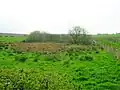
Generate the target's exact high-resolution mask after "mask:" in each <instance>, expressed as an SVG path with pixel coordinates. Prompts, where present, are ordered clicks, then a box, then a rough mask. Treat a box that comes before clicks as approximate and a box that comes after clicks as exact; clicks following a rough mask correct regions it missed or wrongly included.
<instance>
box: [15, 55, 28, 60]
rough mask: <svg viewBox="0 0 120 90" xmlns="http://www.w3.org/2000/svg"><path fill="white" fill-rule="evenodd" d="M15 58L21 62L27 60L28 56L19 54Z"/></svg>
mask: <svg viewBox="0 0 120 90" xmlns="http://www.w3.org/2000/svg"><path fill="white" fill-rule="evenodd" d="M15 60H16V61H19V62H25V61H26V60H27V57H26V56H22V55H17V56H15Z"/></svg>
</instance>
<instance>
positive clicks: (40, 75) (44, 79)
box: [0, 35, 120, 90]
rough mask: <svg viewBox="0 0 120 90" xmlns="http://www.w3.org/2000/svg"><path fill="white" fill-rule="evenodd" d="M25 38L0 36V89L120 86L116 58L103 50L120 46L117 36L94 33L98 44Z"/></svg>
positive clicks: (107, 89) (105, 89)
mask: <svg viewBox="0 0 120 90" xmlns="http://www.w3.org/2000/svg"><path fill="white" fill-rule="evenodd" d="M25 38H26V37H17V36H16V37H0V41H1V43H0V90H120V72H119V71H120V61H119V58H116V55H115V54H114V52H116V51H114V50H113V51H112V52H108V50H106V48H107V47H108V46H111V48H112V47H113V48H119V47H120V46H119V42H118V41H119V36H117V37H115V36H111V37H109V36H108V37H107V36H105V37H104V36H102V35H101V36H94V38H95V39H96V40H97V41H98V42H99V44H98V45H68V44H63V43H62V44H61V43H23V42H21V41H23V40H24V39H25ZM111 39H112V40H111ZM115 40H118V41H115ZM117 44H118V45H117Z"/></svg>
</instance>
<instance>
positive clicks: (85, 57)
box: [80, 55, 93, 61]
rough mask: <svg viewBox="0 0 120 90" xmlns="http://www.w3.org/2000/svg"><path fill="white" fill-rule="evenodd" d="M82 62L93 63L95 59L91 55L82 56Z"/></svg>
mask: <svg viewBox="0 0 120 90" xmlns="http://www.w3.org/2000/svg"><path fill="white" fill-rule="evenodd" d="M80 60H81V61H92V60H93V57H92V56H91V55H82V56H80Z"/></svg>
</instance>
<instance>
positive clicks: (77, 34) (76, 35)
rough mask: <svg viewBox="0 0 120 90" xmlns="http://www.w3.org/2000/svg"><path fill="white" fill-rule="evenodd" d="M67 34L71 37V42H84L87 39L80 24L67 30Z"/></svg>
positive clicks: (85, 32)
mask: <svg viewBox="0 0 120 90" xmlns="http://www.w3.org/2000/svg"><path fill="white" fill-rule="evenodd" d="M68 34H69V35H70V37H71V40H72V43H74V44H79V43H81V44H86V41H88V35H87V31H86V30H85V29H84V28H81V27H80V26H75V27H73V28H72V29H71V30H69V32H68Z"/></svg>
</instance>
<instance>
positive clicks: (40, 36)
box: [24, 26, 92, 45]
mask: <svg viewBox="0 0 120 90" xmlns="http://www.w3.org/2000/svg"><path fill="white" fill-rule="evenodd" d="M24 42H57V43H71V44H86V45H87V44H91V43H92V39H91V35H88V33H87V31H86V30H85V29H84V28H81V27H80V26H75V27H73V28H72V29H70V30H69V31H68V34H50V33H46V32H41V31H33V32H31V33H30V34H29V35H28V37H27V39H26V40H25V41H24Z"/></svg>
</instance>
